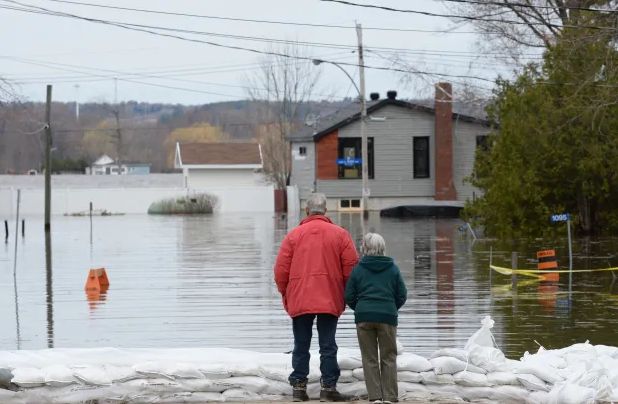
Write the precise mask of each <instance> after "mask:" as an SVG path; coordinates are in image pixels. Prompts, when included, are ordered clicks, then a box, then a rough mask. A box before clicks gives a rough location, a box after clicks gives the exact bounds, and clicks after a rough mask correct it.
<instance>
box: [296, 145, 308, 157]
mask: <svg viewBox="0 0 618 404" xmlns="http://www.w3.org/2000/svg"><path fill="white" fill-rule="evenodd" d="M298 155H299V156H306V155H307V148H306V147H305V146H300V147H299V148H298Z"/></svg>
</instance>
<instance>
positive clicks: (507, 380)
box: [487, 372, 520, 386]
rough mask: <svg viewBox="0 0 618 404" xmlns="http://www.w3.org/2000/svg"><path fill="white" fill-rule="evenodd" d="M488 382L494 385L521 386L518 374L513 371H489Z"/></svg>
mask: <svg viewBox="0 0 618 404" xmlns="http://www.w3.org/2000/svg"><path fill="white" fill-rule="evenodd" d="M487 382H488V383H489V384H491V385H492V386H501V385H513V386H519V385H520V383H519V380H517V376H516V375H515V374H513V373H511V372H491V373H487Z"/></svg>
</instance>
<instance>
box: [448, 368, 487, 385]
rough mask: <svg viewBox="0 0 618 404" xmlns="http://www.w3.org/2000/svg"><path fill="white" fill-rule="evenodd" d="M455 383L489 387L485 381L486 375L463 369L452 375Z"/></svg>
mask: <svg viewBox="0 0 618 404" xmlns="http://www.w3.org/2000/svg"><path fill="white" fill-rule="evenodd" d="M453 379H454V380H455V384H459V385H462V386H467V387H489V386H490V384H489V382H488V381H487V376H485V375H483V374H480V373H473V372H468V371H466V370H463V371H461V372H457V373H455V374H454V375H453Z"/></svg>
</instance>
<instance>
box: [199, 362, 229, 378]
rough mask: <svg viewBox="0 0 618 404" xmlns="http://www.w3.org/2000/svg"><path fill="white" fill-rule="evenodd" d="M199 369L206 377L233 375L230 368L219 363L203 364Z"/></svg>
mask: <svg viewBox="0 0 618 404" xmlns="http://www.w3.org/2000/svg"><path fill="white" fill-rule="evenodd" d="M198 370H199V371H200V372H201V373H202V374H203V375H204V377H205V378H206V379H226V378H228V377H230V376H231V375H232V372H231V370H230V369H227V368H226V367H225V365H222V364H217V363H209V364H201V365H200V366H199V367H198Z"/></svg>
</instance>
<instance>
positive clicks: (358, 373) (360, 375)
mask: <svg viewBox="0 0 618 404" xmlns="http://www.w3.org/2000/svg"><path fill="white" fill-rule="evenodd" d="M352 376H354V378H355V379H357V380H365V372H364V371H363V368H358V369H354V370H353V371H352Z"/></svg>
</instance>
